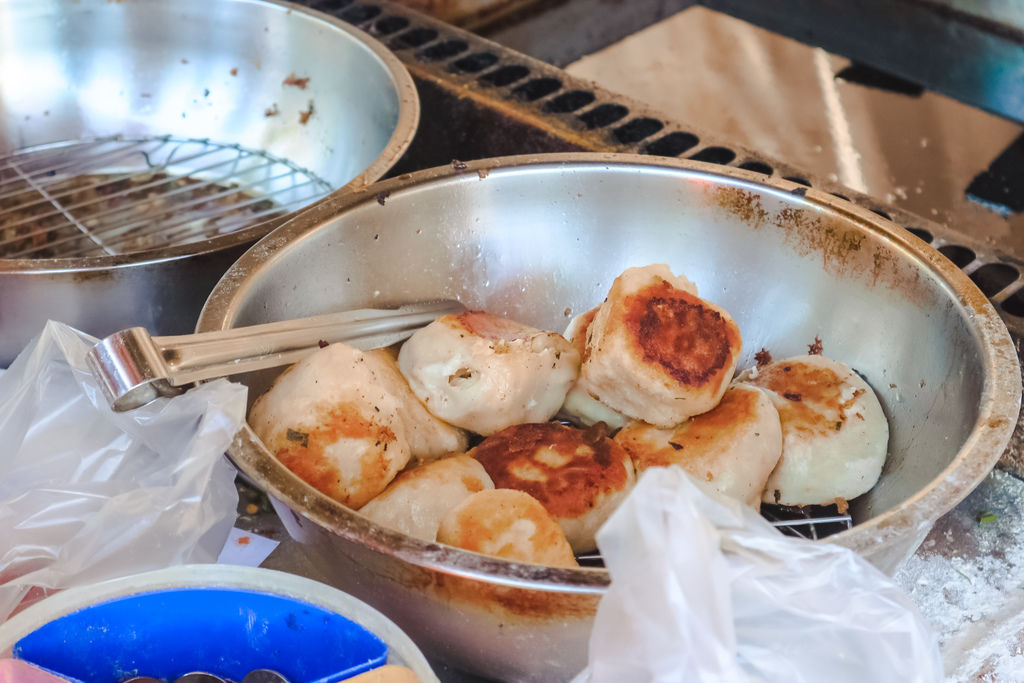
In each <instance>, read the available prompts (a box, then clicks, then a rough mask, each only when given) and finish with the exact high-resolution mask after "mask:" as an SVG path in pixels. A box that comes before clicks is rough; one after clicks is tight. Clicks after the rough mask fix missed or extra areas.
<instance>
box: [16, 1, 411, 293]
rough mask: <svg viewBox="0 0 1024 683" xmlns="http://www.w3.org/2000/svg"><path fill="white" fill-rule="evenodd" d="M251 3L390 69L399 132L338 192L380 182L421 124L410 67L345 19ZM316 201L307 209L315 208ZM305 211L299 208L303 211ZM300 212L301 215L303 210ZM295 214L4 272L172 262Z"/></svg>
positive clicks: (263, 230) (287, 5)
mask: <svg viewBox="0 0 1024 683" xmlns="http://www.w3.org/2000/svg"><path fill="white" fill-rule="evenodd" d="M242 2H245V3H249V4H263V5H272V6H277V7H280V8H282V9H283V10H284V11H286V12H289V13H290V12H301V13H303V14H306V15H309V16H311V17H312V18H313V19H315V20H316V21H319V22H322V23H324V24H328V25H329V26H330V27H331V28H333V29H335V30H338V31H343V32H345V33H348V34H350V35H352V36H353V37H355V38H356V39H357V40H358V42H359V43H360V44H362V45H363V46H364V47H365V49H367V50H369V51H370V52H372V53H373V55H374V56H375V57H376V59H377V60H379V61H380V62H381V63H382V64H383V65H384V67H385V69H386V71H387V73H388V74H389V76H390V79H391V84H392V86H393V87H394V88H395V92H396V95H397V99H398V102H399V108H398V121H397V123H396V125H395V130H394V132H393V133H392V135H391V138H390V139H389V140H388V142H387V144H386V145H385V147H384V151H383V152H382V153H381V155H380V156H378V157H377V158H376V159H375V160H374V162H373V163H372V164H370V166H368V167H367V168H366V169H364V170H363V171H362V172H361V173H360V174H359V175H357V176H356V177H355V178H353V179H352V180H350V181H349V182H348V183H346V184H345V186H344V187H342V188H340V189H339V190H335V192H342V191H344V190H345V189H349V188H353V189H356V188H361V187H365V186H366V185H368V184H370V183H372V182H374V181H376V180H377V179H379V178H380V177H381V176H383V175H384V174H385V173H387V171H388V170H389V169H390V168H391V167H392V166H393V165H394V164H395V163H396V162H397V161H398V160H399V159H400V158H401V157H402V155H403V154H405V152H406V150H407V149H408V148H409V145H411V144H412V140H413V137H414V135H415V133H416V129H417V126H418V125H419V117H420V105H419V96H418V94H417V91H416V85H415V83H414V82H413V80H412V76H410V75H409V72H408V71H407V70H406V68H405V66H404V65H403V64H402V62H401V60H399V59H398V58H397V57H396V56H395V55H394V54H393V53H392V52H391V51H390V50H388V49H387V48H386V47H385V46H384V45H382V44H381V43H380V42H379V41H378V40H377V39H376V38H374V37H373V36H371V35H370V34H368V33H366V32H365V31H362V30H360V29H358V28H356V27H354V26H352V25H351V24H348V23H347V22H344V21H342V20H340V19H337V18H335V17H332V16H330V15H329V14H325V13H323V12H319V11H316V10H312V9H309V8H307V7H305V6H303V5H298V4H295V3H291V2H284V1H282V0H242ZM330 197H331V195H330V194H329V195H327V197H325V198H324V199H322V200H320V201H326V200H327V199H329V198H330ZM315 205H316V202H314V203H313V204H311V205H309V206H307V207H305V209H308V208H310V206H315ZM305 209H299V211H298V212H301V211H302V210H305ZM298 212H296V213H298ZM294 215H295V213H293V214H290V215H288V216H284V217H281V218H275V219H271V220H266V221H263V222H260V223H257V224H254V225H252V226H250V227H247V228H244V229H241V230H238V231H236V232H232V233H229V234H225V235H222V236H218V237H214V238H211V239H208V240H204V241H202V242H196V243H191V244H183V245H178V246H172V247H166V248H161V249H153V250H149V251H146V252H140V253H139V254H124V255H104V256H93V257H71V258H49V259H33V258H10V259H4V258H0V272H22V273H52V272H61V271H91V270H106V269H111V268H119V267H125V266H134V265H139V264H146V263H158V262H163V261H172V260H175V259H179V258H183V257H187V256H194V255H198V254H205V253H210V252H214V251H220V250H223V249H230V248H231V247H235V246H238V245H241V244H245V243H247V242H253V241H255V240H257V239H259V238H260V237H262V236H263V235H266V234H267V233H268V232H269V231H271V230H273V229H274V228H275V227H277V226H279V225H281V224H282V222H284V221H286V220H288V219H289V218H291V217H292V216H294Z"/></svg>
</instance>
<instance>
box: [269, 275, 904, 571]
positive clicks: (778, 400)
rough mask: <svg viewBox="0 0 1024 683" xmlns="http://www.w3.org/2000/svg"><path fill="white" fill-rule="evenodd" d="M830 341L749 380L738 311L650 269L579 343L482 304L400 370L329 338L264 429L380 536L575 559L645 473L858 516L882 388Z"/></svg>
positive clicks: (630, 279)
mask: <svg viewBox="0 0 1024 683" xmlns="http://www.w3.org/2000/svg"><path fill="white" fill-rule="evenodd" d="M820 348H821V345H820V344H817V343H816V344H815V345H812V348H811V351H812V353H811V354H809V355H807V356H801V357H797V358H789V359H784V360H781V361H776V362H771V361H770V359H768V357H767V353H761V354H758V365H757V367H752V368H748V369H746V370H743V371H742V372H740V373H739V374H738V375H737V373H736V371H737V365H738V362H739V358H740V354H741V351H742V337H741V335H740V331H739V328H738V327H737V325H736V323H735V322H734V321H733V319H732V318H731V317H730V316H729V314H728V312H726V311H725V310H723V309H722V308H721V307H719V306H717V305H716V304H714V303H712V302H710V301H707V300H705V299H701V298H700V297H699V296H698V295H697V288H696V286H695V285H694V284H693V283H691V282H690V281H689V280H687V279H686V278H685V277H683V276H679V275H674V274H673V273H672V272H671V270H670V269H669V267H668V266H666V265H651V266H646V267H642V268H630V269H627V270H626V271H625V272H623V273H622V275H620V276H619V277H618V278H616V280H615V282H614V283H613V284H612V286H611V289H610V290H609V292H608V296H607V298H606V299H605V300H604V302H603V303H601V304H600V305H599V306H597V307H596V308H594V309H592V310H590V311H587V312H586V313H583V314H581V315H579V316H577V317H576V318H574V319H573V320H572V322H571V323H570V325H569V328H568V329H567V330H566V333H565V335H564V336H563V335H559V334H557V333H554V332H549V331H545V330H539V329H536V328H533V327H530V326H528V325H524V324H521V323H519V322H516V321H511V320H507V319H505V318H500V317H497V316H493V315H490V314H488V313H485V312H480V311H472V312H466V313H461V314H458V315H449V316H444V317H442V318H439V319H438V320H436V321H434V322H433V323H432V324H430V325H428V326H427V327H425V328H423V329H421V330H419V331H417V332H416V333H415V334H414V335H413V336H412V337H411V338H410V339H409V340H408V341H406V342H405V343H404V344H403V345H402V347H401V349H400V350H399V351H398V356H397V360H396V358H395V357H394V355H393V354H390V353H389V352H388V351H384V350H381V351H371V352H362V351H358V350H356V349H353V348H351V347H348V346H346V345H344V344H331V345H328V346H327V347H325V348H323V349H320V350H319V351H317V352H315V353H313V354H312V355H310V356H309V357H308V358H306V359H305V360H303V361H301V362H300V363H298V364H296V365H295V366H293V367H292V368H290V369H289V370H287V371H286V372H285V373H283V374H282V375H281V377H279V378H278V380H277V382H276V383H275V384H274V385H273V387H271V389H270V390H269V391H268V392H267V393H266V394H264V395H263V396H261V397H260V398H259V399H258V400H257V401H256V403H255V405H254V406H253V409H252V411H251V413H250V416H249V422H250V424H251V425H252V427H253V429H254V430H255V431H256V433H257V435H258V436H259V437H260V438H261V439H262V440H263V442H264V444H265V445H266V446H267V448H269V449H270V450H271V452H273V453H274V454H275V455H276V456H277V457H278V458H279V459H280V460H281V462H282V463H283V464H284V465H285V466H287V467H288V468H289V469H291V470H292V471H293V472H294V473H295V474H296V475H298V476H299V477H301V478H303V479H304V480H305V481H306V482H308V483H309V484H310V485H312V486H313V487H315V488H317V489H318V490H320V491H321V492H322V493H324V494H326V495H328V496H330V497H332V498H334V499H335V500H337V501H339V502H340V503H342V504H344V505H347V506H349V507H351V508H353V509H357V510H360V512H361V513H362V514H363V515H365V516H366V517H367V518H369V519H370V520H372V521H374V522H376V523H378V524H380V525H382V526H386V527H389V528H392V529H395V530H398V531H401V532H403V533H405V534H408V535H410V536H414V537H416V538H419V539H422V540H424V541H429V542H434V541H436V542H440V543H447V544H449V545H454V546H457V547H461V548H464V549H467V550H472V551H475V552H480V553H484V554H487V555H492V556H495V557H501V558H505V559H509V560H514V561H518V562H528V563H535V564H544V565H548V566H574V565H575V564H576V560H575V559H574V556H575V555H579V554H581V553H586V552H589V551H592V550H594V549H595V548H596V542H595V540H594V536H595V533H596V531H597V529H598V528H599V527H600V526H601V524H603V522H604V521H605V520H606V519H607V518H608V516H609V515H610V514H611V513H612V512H613V511H614V509H615V508H616V506H617V505H618V504H619V503H620V502H621V501H622V499H623V498H624V497H625V496H626V495H628V493H629V491H630V490H631V489H632V487H633V485H634V483H635V481H636V478H637V476H639V474H640V473H641V472H643V470H645V469H647V468H649V467H671V466H678V467H681V468H683V469H684V470H685V471H686V472H687V473H689V474H690V475H691V476H692V477H693V478H694V479H695V480H696V481H697V482H699V483H700V484H701V485H702V486H704V487H705V488H706V489H707V490H709V491H712V492H714V493H716V494H721V495H725V496H730V497H732V498H735V499H737V500H739V501H742V502H743V503H745V504H747V505H750V506H752V507H754V508H758V507H759V506H760V504H761V502H762V501H763V502H768V503H776V504H784V505H801V506H802V505H826V504H837V505H838V506H839V507H840V508H841V509H842V508H845V506H846V502H847V501H848V500H849V499H851V498H854V497H856V496H858V495H861V494H862V493H865V492H866V491H868V490H869V489H870V488H871V487H872V486H873V485H874V484H875V482H876V481H877V479H878V477H879V475H880V473H881V469H882V465H883V464H884V461H885V456H886V451H887V445H888V424H887V422H886V419H885V416H884V414H883V412H882V409H881V406H880V404H879V402H878V399H877V397H876V396H875V394H874V392H873V391H872V390H871V387H870V386H868V385H867V384H866V383H865V382H864V380H862V379H861V378H860V377H859V376H858V375H857V374H856V373H855V372H853V371H852V370H851V369H850V368H848V367H846V366H845V365H843V364H842V363H839V362H837V361H834V360H830V359H828V358H825V357H824V356H821V355H820ZM556 418H557V420H556ZM471 442H472V443H474V445H473V447H472V448H470V447H469V446H470V443H471Z"/></svg>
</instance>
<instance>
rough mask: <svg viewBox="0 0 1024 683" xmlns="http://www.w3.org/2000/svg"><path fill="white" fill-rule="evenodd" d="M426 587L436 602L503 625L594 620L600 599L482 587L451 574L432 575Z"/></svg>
mask: <svg viewBox="0 0 1024 683" xmlns="http://www.w3.org/2000/svg"><path fill="white" fill-rule="evenodd" d="M432 577H433V581H432V583H431V585H429V586H427V587H425V589H426V590H427V591H429V592H430V593H433V594H434V596H435V598H436V599H437V600H440V601H443V602H447V603H451V604H453V605H457V606H458V607H459V608H460V609H465V608H474V609H477V610H482V611H485V612H490V613H492V614H495V615H497V616H499V617H500V618H501V619H502V620H504V621H511V620H522V621H532V622H547V621H555V620H558V621H561V620H565V619H579V620H583V619H593V618H594V616H595V615H596V614H597V603H598V601H599V600H600V598H601V596H600V595H597V594H590V593H564V592H558V591H546V590H537V589H533V588H518V587H512V586H501V585H497V584H490V583H484V582H482V581H478V580H475V579H468V578H464V577H461V576H454V575H451V574H442V573H434V574H433V575H432Z"/></svg>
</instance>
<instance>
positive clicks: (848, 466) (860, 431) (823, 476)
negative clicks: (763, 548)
mask: <svg viewBox="0 0 1024 683" xmlns="http://www.w3.org/2000/svg"><path fill="white" fill-rule="evenodd" d="M742 377H743V378H744V379H745V381H748V382H750V383H752V384H756V385H757V386H759V387H763V388H765V389H768V390H769V392H770V393H769V395H770V396H771V398H772V402H773V403H774V404H775V407H776V408H777V409H778V411H779V418H780V419H781V421H782V458H781V459H780V460H779V464H778V465H777V466H776V467H775V471H774V472H772V475H771V477H769V479H768V483H767V484H766V486H765V491H764V498H763V499H764V501H765V502H767V503H781V504H783V505H828V504H831V503H838V504H839V506H840V508H845V505H846V501H847V500H849V499H851V498H855V497H857V496H859V495H860V494H862V493H864V492H866V491H867V490H868V489H870V488H871V487H872V486H874V485H875V482H877V481H878V477H879V476H880V474H881V472H882V465H884V464H885V456H886V451H887V449H888V443H889V424H888V422H886V419H885V414H884V413H883V412H882V406H881V405H880V404H879V402H878V397H877V396H875V392H874V391H873V390H872V389H871V387H870V386H868V384H867V383H866V382H865V381H864V380H863V379H861V378H860V377H859V376H858V375H857V373H855V372H853V370H851V369H850V368H849V367H848V366H846V365H844V364H843V363H839V362H837V361H834V360H830V359H828V358H825V357H824V356H820V355H812V356H799V357H796V358H787V359H785V360H780V361H775V362H772V363H768V364H767V365H765V366H763V367H760V368H755V369H751V370H748V371H747V372H745V373H743V375H742Z"/></svg>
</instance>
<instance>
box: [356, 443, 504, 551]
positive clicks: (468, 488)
mask: <svg viewBox="0 0 1024 683" xmlns="http://www.w3.org/2000/svg"><path fill="white" fill-rule="evenodd" d="M493 488H494V484H493V483H492V482H491V478H490V477H489V476H487V472H486V471H485V470H484V468H483V467H482V466H481V465H480V463H479V462H477V461H476V460H474V459H473V458H471V457H469V456H468V455H456V456H453V457H451V458H442V459H440V460H435V461H433V462H431V463H428V464H426V465H421V466H420V467H416V468H414V469H411V470H407V471H405V472H402V473H401V474H399V475H398V476H397V477H395V479H394V481H392V482H391V483H390V484H388V487H387V488H386V489H384V491H383V492H382V493H381V494H380V495H378V496H377V497H376V498H374V499H373V500H371V501H370V502H369V503H367V504H366V505H364V506H363V507H361V508H359V513H360V514H362V515H364V516H366V517H368V518H369V519H370V520H371V521H373V522H376V523H377V524H380V525H381V526H386V527H390V528H392V529H395V530H397V531H401V532H402V533H405V534H408V535H410V536H414V537H416V538H419V539H422V540H424V541H433V540H434V539H435V538H436V536H437V527H438V526H439V525H440V524H441V518H442V517H444V515H445V514H446V513H447V512H448V510H450V509H452V508H453V507H455V506H456V505H458V504H459V503H461V502H462V501H463V500H465V499H466V498H467V497H469V496H470V495H472V494H474V493H476V492H477V491H483V490H484V489H493Z"/></svg>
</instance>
